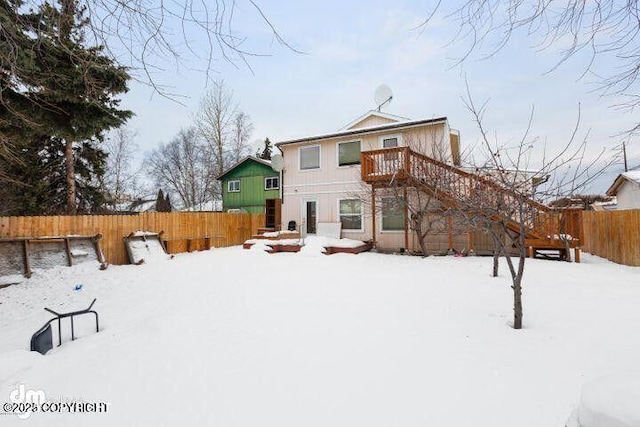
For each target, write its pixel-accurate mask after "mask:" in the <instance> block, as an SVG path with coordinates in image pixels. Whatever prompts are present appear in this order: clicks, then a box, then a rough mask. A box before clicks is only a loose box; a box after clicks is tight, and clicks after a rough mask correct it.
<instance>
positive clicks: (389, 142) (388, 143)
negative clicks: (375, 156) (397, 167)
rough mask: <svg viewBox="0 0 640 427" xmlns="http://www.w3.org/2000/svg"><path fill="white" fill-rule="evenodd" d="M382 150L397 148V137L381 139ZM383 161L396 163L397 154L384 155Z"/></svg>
mask: <svg viewBox="0 0 640 427" xmlns="http://www.w3.org/2000/svg"><path fill="white" fill-rule="evenodd" d="M381 139H382V148H396V147H397V146H398V137H397V136H390V137H382V138H381ZM384 159H385V160H386V161H397V160H398V153H397V152H396V153H385V155H384Z"/></svg>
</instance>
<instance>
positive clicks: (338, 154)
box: [336, 139, 362, 169]
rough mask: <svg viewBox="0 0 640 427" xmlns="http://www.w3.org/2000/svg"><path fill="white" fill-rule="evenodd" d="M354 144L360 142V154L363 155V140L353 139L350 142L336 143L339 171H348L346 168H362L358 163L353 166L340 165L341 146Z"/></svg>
mask: <svg viewBox="0 0 640 427" xmlns="http://www.w3.org/2000/svg"><path fill="white" fill-rule="evenodd" d="M352 142H359V143H360V152H361V153H362V140H361V139H352V140H349V141H340V142H338V143H336V165H337V166H338V169H346V168H352V167H354V166H360V163H356V164H353V165H341V164H340V144H349V143H352Z"/></svg>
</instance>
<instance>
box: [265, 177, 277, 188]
mask: <svg viewBox="0 0 640 427" xmlns="http://www.w3.org/2000/svg"><path fill="white" fill-rule="evenodd" d="M278 188H280V178H278V177H277V176H270V177H267V178H265V179H264V189H265V190H277V189H278Z"/></svg>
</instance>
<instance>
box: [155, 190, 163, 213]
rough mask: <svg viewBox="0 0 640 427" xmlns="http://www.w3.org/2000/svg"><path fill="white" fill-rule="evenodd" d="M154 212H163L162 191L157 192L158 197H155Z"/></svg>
mask: <svg viewBox="0 0 640 427" xmlns="http://www.w3.org/2000/svg"><path fill="white" fill-rule="evenodd" d="M156 212H164V193H163V192H162V189H159V190H158V195H157V196H156Z"/></svg>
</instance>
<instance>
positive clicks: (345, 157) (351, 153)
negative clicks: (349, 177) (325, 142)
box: [338, 141, 360, 166]
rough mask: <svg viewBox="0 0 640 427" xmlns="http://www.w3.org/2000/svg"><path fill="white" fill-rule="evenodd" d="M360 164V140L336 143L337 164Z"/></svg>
mask: <svg viewBox="0 0 640 427" xmlns="http://www.w3.org/2000/svg"><path fill="white" fill-rule="evenodd" d="M359 164H360V141H352V142H341V143H339V144H338V166H347V165H359Z"/></svg>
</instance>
